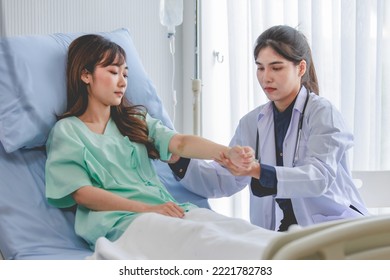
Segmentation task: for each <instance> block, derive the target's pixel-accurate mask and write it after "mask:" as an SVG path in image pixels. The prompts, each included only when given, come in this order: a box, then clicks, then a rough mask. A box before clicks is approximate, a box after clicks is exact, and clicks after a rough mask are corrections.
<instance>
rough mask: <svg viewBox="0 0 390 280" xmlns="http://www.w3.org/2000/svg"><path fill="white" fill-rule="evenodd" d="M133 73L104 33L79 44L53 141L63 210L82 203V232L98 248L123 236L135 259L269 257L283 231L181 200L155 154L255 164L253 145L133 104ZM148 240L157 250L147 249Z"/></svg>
mask: <svg viewBox="0 0 390 280" xmlns="http://www.w3.org/2000/svg"><path fill="white" fill-rule="evenodd" d="M127 71H128V68H127V65H126V55H125V52H124V50H123V49H122V48H121V47H120V46H118V45H117V44H115V43H113V42H111V41H109V40H107V39H105V38H103V37H101V36H98V35H85V36H81V37H79V38H78V39H76V40H74V41H73V42H72V43H71V45H70V46H69V50H68V63H67V111H66V112H65V113H64V114H63V115H62V116H61V117H60V120H59V121H58V122H57V123H56V125H55V126H54V128H53V129H52V131H51V133H50V136H49V139H48V141H47V153H48V159H47V163H46V195H47V198H48V201H49V202H50V203H51V204H53V205H54V206H56V207H70V206H73V205H75V204H77V211H76V221H75V230H76V233H77V234H78V235H79V236H81V237H82V238H84V239H85V240H86V241H87V242H88V243H89V244H90V246H91V248H92V249H94V248H95V245H96V241H97V240H98V239H99V237H105V238H107V239H108V240H111V241H115V240H118V238H119V239H120V240H118V242H122V243H124V244H122V243H121V247H122V248H123V247H125V248H127V249H128V252H127V254H128V256H134V257H136V255H135V254H136V253H135V252H138V251H141V252H142V254H143V258H165V257H166V256H167V255H166V254H167V253H168V252H169V257H171V258H176V259H179V258H199V259H203V258H234V259H237V258H260V256H261V248H263V247H264V246H265V245H264V244H267V238H268V239H269V238H271V237H273V236H274V233H272V232H268V231H265V230H264V229H260V228H258V227H255V226H253V225H251V224H249V223H247V222H245V221H242V220H237V219H231V218H227V217H223V216H221V215H218V214H215V213H214V212H212V211H210V210H206V209H200V208H197V207H196V206H195V205H193V204H191V203H184V204H178V203H177V202H176V201H175V199H174V198H173V197H172V196H171V195H170V194H169V193H168V192H167V190H166V188H165V187H164V186H163V185H162V183H161V182H160V181H159V179H158V176H157V174H156V172H155V170H154V169H153V167H152V164H151V159H160V160H166V161H168V160H170V157H171V155H172V154H177V155H180V156H183V157H188V158H194V157H195V158H201V159H214V158H215V159H220V156H221V155H224V157H226V158H229V159H230V160H231V162H233V163H234V164H236V165H237V166H238V167H240V168H243V169H245V168H248V167H249V166H250V165H251V163H252V162H253V160H254V158H253V150H252V149H251V148H248V147H240V146H237V147H234V148H228V147H225V146H222V145H218V144H216V143H213V142H211V141H208V140H206V139H203V138H200V137H196V136H191V135H181V134H178V133H176V132H175V131H172V130H170V129H168V128H167V127H165V126H163V125H162V123H161V122H160V121H159V120H156V119H154V118H152V117H150V116H149V115H148V114H147V112H146V109H145V108H143V107H141V106H134V105H131V104H130V103H129V102H127V101H126V99H125V96H124V93H125V90H126V86H127ZM141 214H142V215H141ZM141 217H142V219H143V220H142V219H141ZM135 221H136V222H135ZM141 221H143V222H141ZM133 223H135V224H137V225H138V227H139V228H137V227H136V225H133ZM145 223H148V226H146V227H145ZM126 231H128V232H129V233H128V235H127V236H126V237H122V236H124V232H126ZM142 232H143V233H142ZM182 232H183V233H182ZM270 233H272V234H270ZM132 234H134V235H132ZM150 234H152V235H153V238H149V237H148V236H150ZM183 234H185V236H183ZM120 237H122V239H121V238H120ZM183 237H184V238H183ZM129 239H130V240H131V242H126V241H123V240H129ZM214 239H215V242H210V240H214ZM180 240H182V242H179V241H180ZM207 241H208V242H209V243H207ZM210 244H214V247H210V246H212V245H210ZM154 245H155V246H154ZM143 246H149V248H150V247H152V248H157V249H153V250H150V253H145V252H147V250H146V249H144V247H143ZM184 247H186V248H188V249H186V250H183V249H182V248H184ZM148 254H149V255H148ZM172 254H173V255H172Z"/></svg>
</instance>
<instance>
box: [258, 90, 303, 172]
mask: <svg viewBox="0 0 390 280" xmlns="http://www.w3.org/2000/svg"><path fill="white" fill-rule="evenodd" d="M306 93H307V94H306V100H305V104H304V105H303V109H302V113H301V115H300V116H299V121H298V131H297V140H296V141H295V148H294V157H293V164H292V165H293V167H295V164H296V162H297V161H298V159H299V144H300V142H301V138H302V127H303V117H304V116H305V111H306V106H307V103H308V102H309V96H310V94H309V93H310V92H309V90H308V89H306ZM255 158H256V159H257V160H258V161H259V162H260V157H259V130H257V135H256V153H255Z"/></svg>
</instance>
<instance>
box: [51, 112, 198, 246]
mask: <svg viewBox="0 0 390 280" xmlns="http://www.w3.org/2000/svg"><path fill="white" fill-rule="evenodd" d="M146 121H147V124H148V129H149V137H151V138H153V139H154V145H155V147H156V148H157V150H158V151H159V153H160V157H161V160H168V159H169V158H170V156H171V154H170V152H169V151H168V144H169V141H170V139H171V138H172V136H173V135H174V134H175V133H176V132H175V131H172V130H170V129H168V128H167V127H165V126H164V125H162V123H161V122H160V121H159V120H157V119H154V118H152V117H150V116H149V115H147V117H146ZM46 147H47V155H48V157H47V162H46V197H47V198H48V201H49V203H50V204H52V205H54V206H56V207H60V208H64V207H70V206H73V205H75V204H76V202H75V201H74V200H73V197H72V193H73V192H74V191H76V190H77V189H79V188H80V187H82V186H88V185H91V186H95V187H98V188H102V189H105V190H108V191H110V192H113V193H115V194H118V195H120V196H122V197H126V198H128V199H133V200H137V201H140V202H144V203H148V204H153V205H157V204H163V203H165V202H168V201H173V202H175V203H177V202H176V200H175V199H174V198H173V197H172V196H171V195H170V194H169V192H168V191H167V189H166V188H165V186H164V185H163V184H162V183H161V181H160V180H159V178H158V175H157V174H156V171H155V169H154V167H153V165H152V162H151V160H150V159H149V158H148V155H147V150H146V147H145V146H144V145H142V144H139V143H134V142H132V141H130V140H129V138H128V137H125V136H123V135H122V134H121V133H120V132H119V130H118V128H117V126H116V124H115V122H114V121H113V120H112V119H110V120H109V122H108V124H107V126H106V129H105V131H104V133H103V134H97V133H94V132H92V131H91V130H90V129H89V128H88V127H87V126H86V125H85V124H84V123H83V122H82V121H81V120H80V119H78V118H77V117H69V118H65V119H62V120H60V121H58V122H57V123H56V125H55V126H54V128H53V129H52V131H51V133H50V135H49V138H48V141H47V145H46ZM179 205H180V206H181V207H182V208H183V209H184V210H185V211H189V210H190V209H192V208H195V207H196V206H195V205H193V204H191V203H184V204H179ZM138 215H140V214H139V213H134V212H127V211H93V210H90V209H88V208H86V207H83V206H80V205H79V206H78V207H77V211H76V218H75V231H76V233H77V234H78V235H79V236H81V237H82V238H84V239H85V240H86V241H87V242H88V243H89V245H90V246H91V248H92V249H93V248H94V245H95V242H96V240H97V239H98V238H99V237H101V236H105V237H106V238H108V239H110V240H111V241H114V240H116V239H117V238H119V237H120V236H121V234H122V233H123V232H124V231H125V230H126V228H127V227H128V226H129V224H130V223H131V222H132V221H133V220H134V219H135V218H136V217H137V216H138Z"/></svg>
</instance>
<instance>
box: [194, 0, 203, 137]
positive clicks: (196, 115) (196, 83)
mask: <svg viewBox="0 0 390 280" xmlns="http://www.w3.org/2000/svg"><path fill="white" fill-rule="evenodd" d="M199 2H200V0H195V66H194V72H195V73H194V74H195V77H194V79H193V80H192V92H193V97H194V101H193V118H194V120H193V129H194V134H195V135H200V121H201V118H200V93H201V89H202V81H201V80H200V79H199V65H200V63H199V60H200V55H199V37H200V36H199V29H200V25H199V7H200V3H199Z"/></svg>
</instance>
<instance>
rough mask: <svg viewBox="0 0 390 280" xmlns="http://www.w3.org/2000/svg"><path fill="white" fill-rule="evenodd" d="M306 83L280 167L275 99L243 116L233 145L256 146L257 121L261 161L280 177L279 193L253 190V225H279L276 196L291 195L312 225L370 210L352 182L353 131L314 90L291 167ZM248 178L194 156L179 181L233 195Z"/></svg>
mask: <svg viewBox="0 0 390 280" xmlns="http://www.w3.org/2000/svg"><path fill="white" fill-rule="evenodd" d="M306 96H307V91H306V89H305V88H304V87H302V89H301V91H300V93H299V95H298V97H297V100H296V102H295V105H294V109H293V112H292V116H291V124H290V126H289V128H288V130H287V133H286V137H285V139H284V142H283V145H284V146H283V163H284V166H276V157H275V133H274V119H273V109H272V103H271V102H268V103H266V104H264V105H262V106H260V107H257V108H256V109H254V110H253V111H251V112H249V113H248V114H247V115H245V116H244V117H243V118H242V119H241V120H240V122H239V125H238V127H237V129H236V132H235V135H234V136H233V138H232V140H231V142H230V146H234V145H243V146H246V145H247V146H251V147H252V148H253V149H254V150H256V148H255V146H256V123H257V129H258V131H259V153H260V157H261V159H260V161H261V163H264V164H268V165H272V166H275V168H276V176H277V180H278V184H277V194H276V196H267V197H257V196H254V195H253V194H252V193H251V194H250V219H251V222H252V223H253V224H256V225H258V226H261V227H264V228H268V229H272V230H275V229H278V228H279V225H280V220H281V219H282V212H281V210H280V209H279V207H278V205H277V204H276V205H275V198H290V199H291V202H292V205H293V209H294V213H295V216H296V219H297V222H298V224H299V225H301V226H308V225H312V224H316V223H320V222H324V221H330V220H336V219H342V218H349V217H359V216H362V215H361V214H360V213H358V212H357V211H355V210H353V209H351V208H350V205H353V206H354V207H356V208H357V209H358V210H359V211H360V212H362V213H363V214H364V215H369V214H368V211H367V209H366V208H365V206H364V204H363V202H362V199H361V197H360V195H359V193H358V191H357V189H356V187H355V185H354V183H353V180H352V178H351V174H350V170H349V168H348V159H347V151H348V150H349V149H350V148H351V147H352V146H353V135H352V134H351V133H350V132H349V131H348V130H347V128H346V126H345V123H344V121H343V119H342V116H341V114H340V113H339V111H338V110H337V109H336V108H335V107H334V106H333V105H332V104H331V103H330V102H329V101H327V100H326V99H324V98H322V97H320V96H317V95H315V94H313V93H310V96H309V101H308V104H307V107H306V111H305V114H304V119H303V127H302V136H301V140H300V144H299V152H298V160H297V161H296V162H295V167H293V157H294V150H295V145H296V142H297V140H296V139H297V130H298V121H299V117H300V115H301V113H302V110H303V107H304V103H305V100H306ZM250 179H251V178H250V177H242V176H241V177H235V176H233V175H231V174H230V172H228V170H226V169H225V168H223V167H221V166H220V165H219V164H217V163H216V162H206V161H202V160H191V162H190V165H189V166H188V169H187V172H186V175H185V176H184V178H183V179H182V180H181V183H182V184H183V185H184V186H185V187H186V188H187V189H189V190H191V191H192V192H195V193H197V194H200V195H202V196H205V197H209V198H212V197H214V198H215V197H223V196H230V195H232V194H234V193H236V192H238V191H240V190H242V189H243V188H245V187H246V186H248V185H249V183H250Z"/></svg>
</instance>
